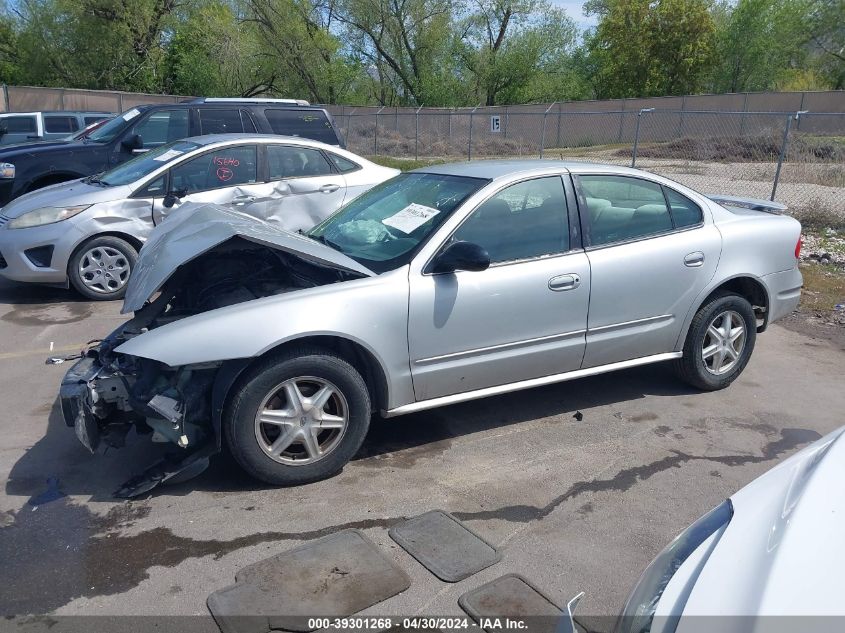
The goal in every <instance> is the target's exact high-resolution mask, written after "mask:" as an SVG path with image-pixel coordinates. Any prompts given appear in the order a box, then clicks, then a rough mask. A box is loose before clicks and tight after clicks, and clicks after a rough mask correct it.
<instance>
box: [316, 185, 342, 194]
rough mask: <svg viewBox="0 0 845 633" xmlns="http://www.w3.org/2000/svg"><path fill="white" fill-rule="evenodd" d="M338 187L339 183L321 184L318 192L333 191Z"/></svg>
mask: <svg viewBox="0 0 845 633" xmlns="http://www.w3.org/2000/svg"><path fill="white" fill-rule="evenodd" d="M338 189H340V185H323V186H322V187H320V192H322V193H334V192H335V191H337V190H338Z"/></svg>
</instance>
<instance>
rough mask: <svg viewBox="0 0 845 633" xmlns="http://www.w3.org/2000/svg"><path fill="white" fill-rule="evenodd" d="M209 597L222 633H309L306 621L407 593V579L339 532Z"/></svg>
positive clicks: (365, 542)
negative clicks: (277, 632) (275, 632)
mask: <svg viewBox="0 0 845 633" xmlns="http://www.w3.org/2000/svg"><path fill="white" fill-rule="evenodd" d="M235 581H236V584H234V585H231V586H229V587H226V588H225V589H221V590H220V591H216V592H214V593H213V594H211V595H210V596H209V597H208V608H209V610H210V611H211V614H212V615H213V616H214V619H215V621H216V622H217V624H218V625H219V626H220V628H221V630H223V631H224V633H265V632H266V631H267V630H269V629H281V630H287V631H312V630H314V628H315V627H313V626H309V623H308V620H309V619H311V618H313V617H314V615H315V614H318V615H319V616H320V617H333V616H339V617H343V616H348V615H352V614H353V613H357V612H358V611H361V610H362V609H366V608H367V607H369V606H372V605H374V604H376V603H378V602H381V601H382V600H387V599H388V598H390V597H391V596H395V595H396V594H398V593H401V592H403V591H405V590H406V589H407V588H408V587H410V586H411V579H410V578H408V576H407V574H405V572H404V571H402V570H401V569H399V568H398V567H397V566H396V565H395V564H394V563H393V561H392V560H390V559H388V558H387V557H386V556H385V555H384V554H382V552H381V551H380V550H379V548H378V547H377V546H376V545H375V543H373V542H372V541H371V540H370V539H368V538H367V537H366V536H364V534H363V533H361V532H360V531H358V530H343V531H342V532H337V533H335V534H330V535H329V536H324V537H322V538H319V539H316V540H314V541H311V542H310V543H306V544H305V545H301V546H300V547H296V548H294V549H292V550H288V551H287V552H282V553H281V554H278V555H277V556H273V557H272V558H268V559H267V560H263V561H260V562H258V563H255V564H254V565H249V566H248V567H244V568H243V569H242V570H241V571H239V572H238V574H237V575H236V576H235Z"/></svg>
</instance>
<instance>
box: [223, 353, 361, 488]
mask: <svg viewBox="0 0 845 633" xmlns="http://www.w3.org/2000/svg"><path fill="white" fill-rule="evenodd" d="M370 412H371V408H370V396H369V392H368V391H367V386H366V384H365V382H364V380H363V378H362V377H361V375H360V374H359V373H358V371H357V370H356V369H355V368H354V367H352V365H350V364H349V363H348V362H347V361H346V360H344V359H343V358H341V357H339V356H337V355H335V354H333V353H332V352H330V351H328V350H320V349H312V348H295V349H292V350H288V351H287V352H285V353H284V354H281V355H276V356H273V357H270V358H268V359H267V360H265V361H263V362H261V363H259V364H258V365H256V366H255V367H254V368H252V369H251V370H249V371H248V372H247V374H246V375H245V376H244V378H243V379H242V380H241V381H240V384H239V386H238V387H237V388H236V390H235V393H234V395H233V397H232V398H231V400H230V402H229V404H228V406H227V407H226V410H225V411H224V417H223V427H224V433H225V436H226V441H227V443H228V446H229V449H230V451H231V453H232V456H233V457H234V458H235V460H236V461H237V462H238V463H239V464H240V465H241V467H242V468H243V469H244V470H245V471H246V472H247V473H249V474H250V475H252V476H253V477H255V478H256V479H260V480H261V481H265V482H267V483H269V484H274V485H283V486H291V485H299V484H306V483H310V482H314V481H319V480H321V479H325V478H327V477H330V476H332V475H334V474H336V473H338V472H340V470H341V469H342V468H343V466H344V465H345V464H346V463H347V462H348V461H349V460H350V459H352V457H354V455H355V453H356V452H358V449H359V448H360V447H361V444H362V443H363V441H364V438H365V437H366V435H367V430H368V429H369V425H370Z"/></svg>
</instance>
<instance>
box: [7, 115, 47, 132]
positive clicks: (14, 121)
mask: <svg viewBox="0 0 845 633" xmlns="http://www.w3.org/2000/svg"><path fill="white" fill-rule="evenodd" d="M0 127H4V128H6V132H8V133H9V134H35V133H36V132H37V131H38V128H37V126H36V122H35V117H34V116H9V117H4V118H3V119H0Z"/></svg>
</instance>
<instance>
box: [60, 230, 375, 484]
mask: <svg viewBox="0 0 845 633" xmlns="http://www.w3.org/2000/svg"><path fill="white" fill-rule="evenodd" d="M359 276H360V275H358V274H357V273H354V272H350V271H346V270H340V269H337V268H332V267H329V266H324V265H321V264H319V263H314V262H310V261H306V260H304V259H302V258H300V257H298V256H297V255H295V254H292V253H290V252H286V251H282V250H277V249H274V248H272V247H270V246H266V245H262V244H257V243H255V242H252V241H250V240H247V239H244V238H242V237H238V236H236V237H233V238H231V239H229V240H227V241H225V242H223V243H221V244H219V245H217V246H215V247H214V248H212V249H210V250H208V251H206V252H205V253H202V254H201V255H200V256H198V257H196V258H195V259H192V260H191V261H189V262H187V263H186V264H185V265H183V266H181V267H180V268H178V269H177V270H176V271H175V272H174V274H173V275H172V276H170V278H169V279H168V280H167V281H166V283H165V284H164V285H163V286H162V288H161V290H160V292H159V293H158V296H156V297H155V298H153V299H152V300H151V301H149V302H148V303H146V305H144V306H143V307H142V308H141V309H139V310H137V311H136V312H135V314H134V317H133V318H132V319H131V320H129V321H127V322H126V323H124V324H123V325H122V326H121V327H119V328H118V329H117V330H115V331H114V332H112V333H111V334H110V335H109V336H108V337H106V338H105V339H104V340H102V341H101V342H99V344H98V345H96V346H93V347H91V348H89V349H88V350H86V352H84V355H83V357H82V358H81V360H79V361H78V362H77V363H76V364H75V365H74V366H73V367H72V368H71V369H70V370H69V371H68V372H67V374H66V376H65V378H64V380H63V382H62V386H61V392H60V395H61V402H62V412H63V415H64V419H65V422H66V423H67V424H68V426H72V427H74V429H75V432H76V435H77V437H78V438H79V440H80V442H82V444H83V445H84V446H86V447H87V448H88V449H89V450H90V451H91V452H95V451H96V450H98V449H101V448H102V449H105V448H106V447H115V448H119V447H122V446H124V444H125V439H126V436H127V434H128V433H129V431H130V430H132V429H133V428H134V429H135V431H136V433H138V434H139V435H149V436H151V439H152V441H154V442H163V443H170V444H171V445H174V446H175V447H178V448H175V449H174V451H173V452H172V454H170V455H168V456H167V457H165V459H164V460H162V461H161V462H159V463H157V464H155V465H154V466H153V467H151V468H150V469H148V470H147V471H146V472H145V473H143V474H142V475H139V476H138V477H133V478H132V479H131V480H130V481H128V482H126V483H125V484H124V485H123V486H122V487H121V488H120V489H119V490H118V491H117V492H116V493H115V495H116V496H119V497H134V496H137V495H139V494H142V493H144V492H146V491H148V490H150V489H152V488H153V487H155V486H156V485H158V484H159V483H162V482H163V481H167V480H169V479H172V478H173V477H176V476H177V475H179V474H184V473H185V472H186V471H187V470H190V469H194V470H196V471H197V473H199V472H201V471H202V469H203V468H202V467H201V466H203V465H204V464H207V461H208V458H209V456H211V455H213V454H214V453H216V452H218V451H219V450H220V447H221V441H222V440H221V433H220V415H221V410H222V406H223V401H224V399H225V394H226V392H227V391H228V388H229V387H230V386H231V385H232V383H233V382H234V381H235V380H236V378H237V376H238V375H239V374H240V372H241V371H242V370H243V369H244V368H245V367H246V366H247V365H248V364H249V360H250V359H241V360H235V361H224V362H217V363H205V364H200V365H186V366H182V367H170V366H168V365H165V364H163V363H160V362H158V361H154V360H150V359H146V358H140V357H135V356H129V355H126V354H120V353H116V352H115V351H114V350H115V348H117V347H119V346H120V345H121V344H122V343H124V342H125V341H127V340H129V339H131V338H133V337H136V336H139V335H141V334H144V333H145V332H148V331H149V330H152V329H155V328H158V327H162V326H165V325H167V324H169V323H172V322H174V321H177V320H180V319H184V318H186V317H190V316H194V315H197V314H201V313H203V312H208V311H210V310H215V309H218V308H223V307H226V306H230V305H234V304H238V303H243V302H246V301H252V300H255V299H260V298H262V297H269V296H273V295H278V294H282V293H287V292H292V291H295V290H301V289H305V288H311V287H315V286H322V285H326V284H331V283H337V282H341V281H345V280H349V279H354V278H358V277H359Z"/></svg>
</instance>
